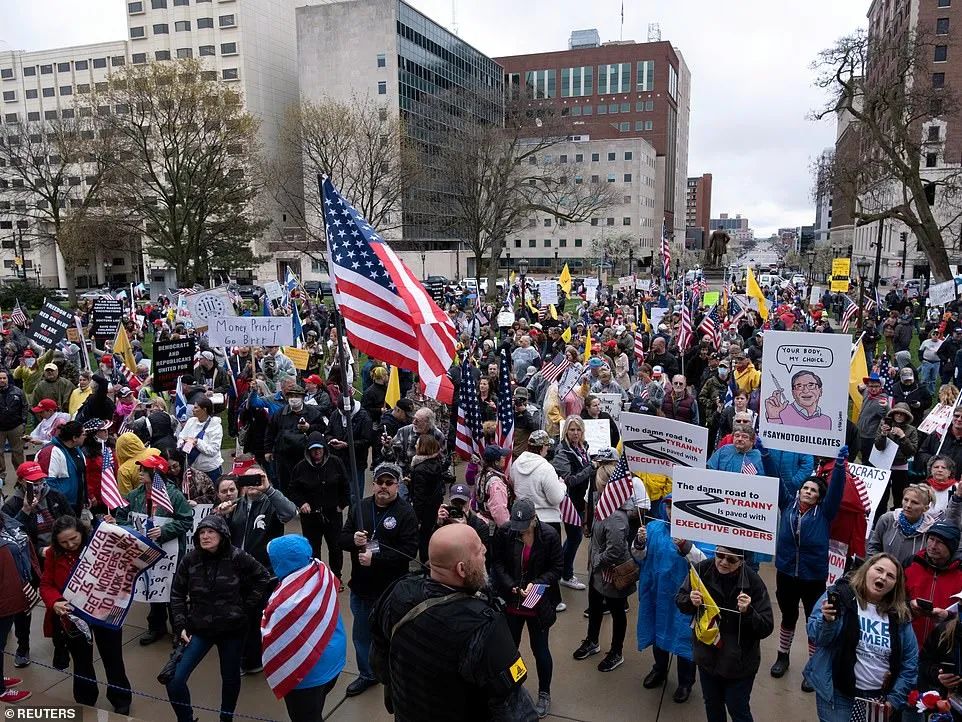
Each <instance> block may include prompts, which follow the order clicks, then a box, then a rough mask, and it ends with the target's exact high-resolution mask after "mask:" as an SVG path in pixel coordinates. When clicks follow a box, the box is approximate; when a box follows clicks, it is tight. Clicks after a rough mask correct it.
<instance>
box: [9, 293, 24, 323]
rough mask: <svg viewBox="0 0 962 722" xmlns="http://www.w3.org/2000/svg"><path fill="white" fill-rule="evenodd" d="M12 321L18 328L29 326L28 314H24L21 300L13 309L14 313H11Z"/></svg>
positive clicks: (18, 300)
mask: <svg viewBox="0 0 962 722" xmlns="http://www.w3.org/2000/svg"><path fill="white" fill-rule="evenodd" d="M10 320H11V321H12V322H13V323H15V324H16V325H17V326H26V325H27V314H25V313H24V312H23V307H22V306H21V305H20V299H19V298H18V299H17V304H16V305H15V306H14V307H13V311H11V312H10Z"/></svg>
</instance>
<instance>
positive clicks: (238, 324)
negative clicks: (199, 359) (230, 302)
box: [207, 316, 294, 348]
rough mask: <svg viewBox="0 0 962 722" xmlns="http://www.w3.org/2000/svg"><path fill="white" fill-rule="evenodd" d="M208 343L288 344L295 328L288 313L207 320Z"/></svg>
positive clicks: (236, 344)
mask: <svg viewBox="0 0 962 722" xmlns="http://www.w3.org/2000/svg"><path fill="white" fill-rule="evenodd" d="M207 340H208V342H209V343H210V345H211V346H215V347H216V346H221V347H223V348H228V347H229V346H291V345H293V343H294V327H293V325H292V324H291V317H290V316H229V317H221V318H212V319H210V326H209V327H208V329H207Z"/></svg>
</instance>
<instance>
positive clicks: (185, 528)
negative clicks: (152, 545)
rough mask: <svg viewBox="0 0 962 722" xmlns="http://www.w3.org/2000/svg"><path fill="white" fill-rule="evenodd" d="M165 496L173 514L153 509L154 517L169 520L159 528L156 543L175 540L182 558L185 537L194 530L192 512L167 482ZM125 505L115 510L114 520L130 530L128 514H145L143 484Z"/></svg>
mask: <svg viewBox="0 0 962 722" xmlns="http://www.w3.org/2000/svg"><path fill="white" fill-rule="evenodd" d="M167 495H168V496H169V497H170V501H171V503H172V504H173V505H174V513H173V514H171V513H170V512H168V511H167V510H166V509H157V508H155V509H154V516H159V517H166V518H168V519H170V521H168V522H165V523H164V525H163V526H162V527H160V537H159V538H158V539H157V540H156V541H157V543H158V544H164V543H165V542H169V541H170V540H171V539H176V540H177V544H178V547H179V549H180V556H181V557H183V556H184V552H185V551H186V549H187V535H188V534H190V532H191V530H192V529H193V528H194V511H193V509H191V506H190V504H189V503H188V502H187V499H186V498H185V497H184V495H183V494H182V493H181V491H180V489H178V488H177V487H176V486H174V485H173V484H171V483H170V482H169V481H168V482H167ZM127 504H128V506H126V507H123V508H120V509H117V510H116V514H115V515H114V518H115V519H116V520H117V523H118V524H121V525H122V526H126V527H131V528H132V527H133V525H132V524H131V523H130V514H131V513H137V514H146V513H147V499H146V492H145V491H144V486H143V484H141V485H140V486H138V487H137V488H136V489H134V490H133V491H131V492H130V493H129V494H128V495H127Z"/></svg>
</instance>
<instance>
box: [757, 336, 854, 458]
mask: <svg viewBox="0 0 962 722" xmlns="http://www.w3.org/2000/svg"><path fill="white" fill-rule="evenodd" d="M762 353H763V356H762V368H763V369H764V371H763V372H762V386H761V403H760V405H761V409H760V413H759V415H758V419H759V428H758V433H759V435H760V436H761V439H762V441H764V442H765V446H767V447H768V448H770V449H781V450H782V451H794V452H798V453H802V454H814V455H815V456H827V457H833V456H835V454H836V453H837V452H838V449H839V447H840V446H841V445H842V444H844V443H845V428H846V423H845V422H846V417H847V415H848V377H849V364H850V360H851V353H852V340H851V337H849V336H848V335H846V334H840V333H839V334H825V333H802V332H799V331H767V332H766V333H765V345H764V348H763V351H762Z"/></svg>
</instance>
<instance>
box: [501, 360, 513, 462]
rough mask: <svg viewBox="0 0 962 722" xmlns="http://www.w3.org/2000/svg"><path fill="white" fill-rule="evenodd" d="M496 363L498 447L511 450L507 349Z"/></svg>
mask: <svg viewBox="0 0 962 722" xmlns="http://www.w3.org/2000/svg"><path fill="white" fill-rule="evenodd" d="M499 361H500V362H499V363H498V446H501V447H502V448H505V449H511V448H512V447H513V446H514V399H513V398H512V396H511V360H510V359H509V358H508V351H507V349H501V356H500V359H499ZM510 465H511V456H510V454H509V455H508V456H507V457H505V461H504V475H505V478H507V476H508V468H509V467H510Z"/></svg>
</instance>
